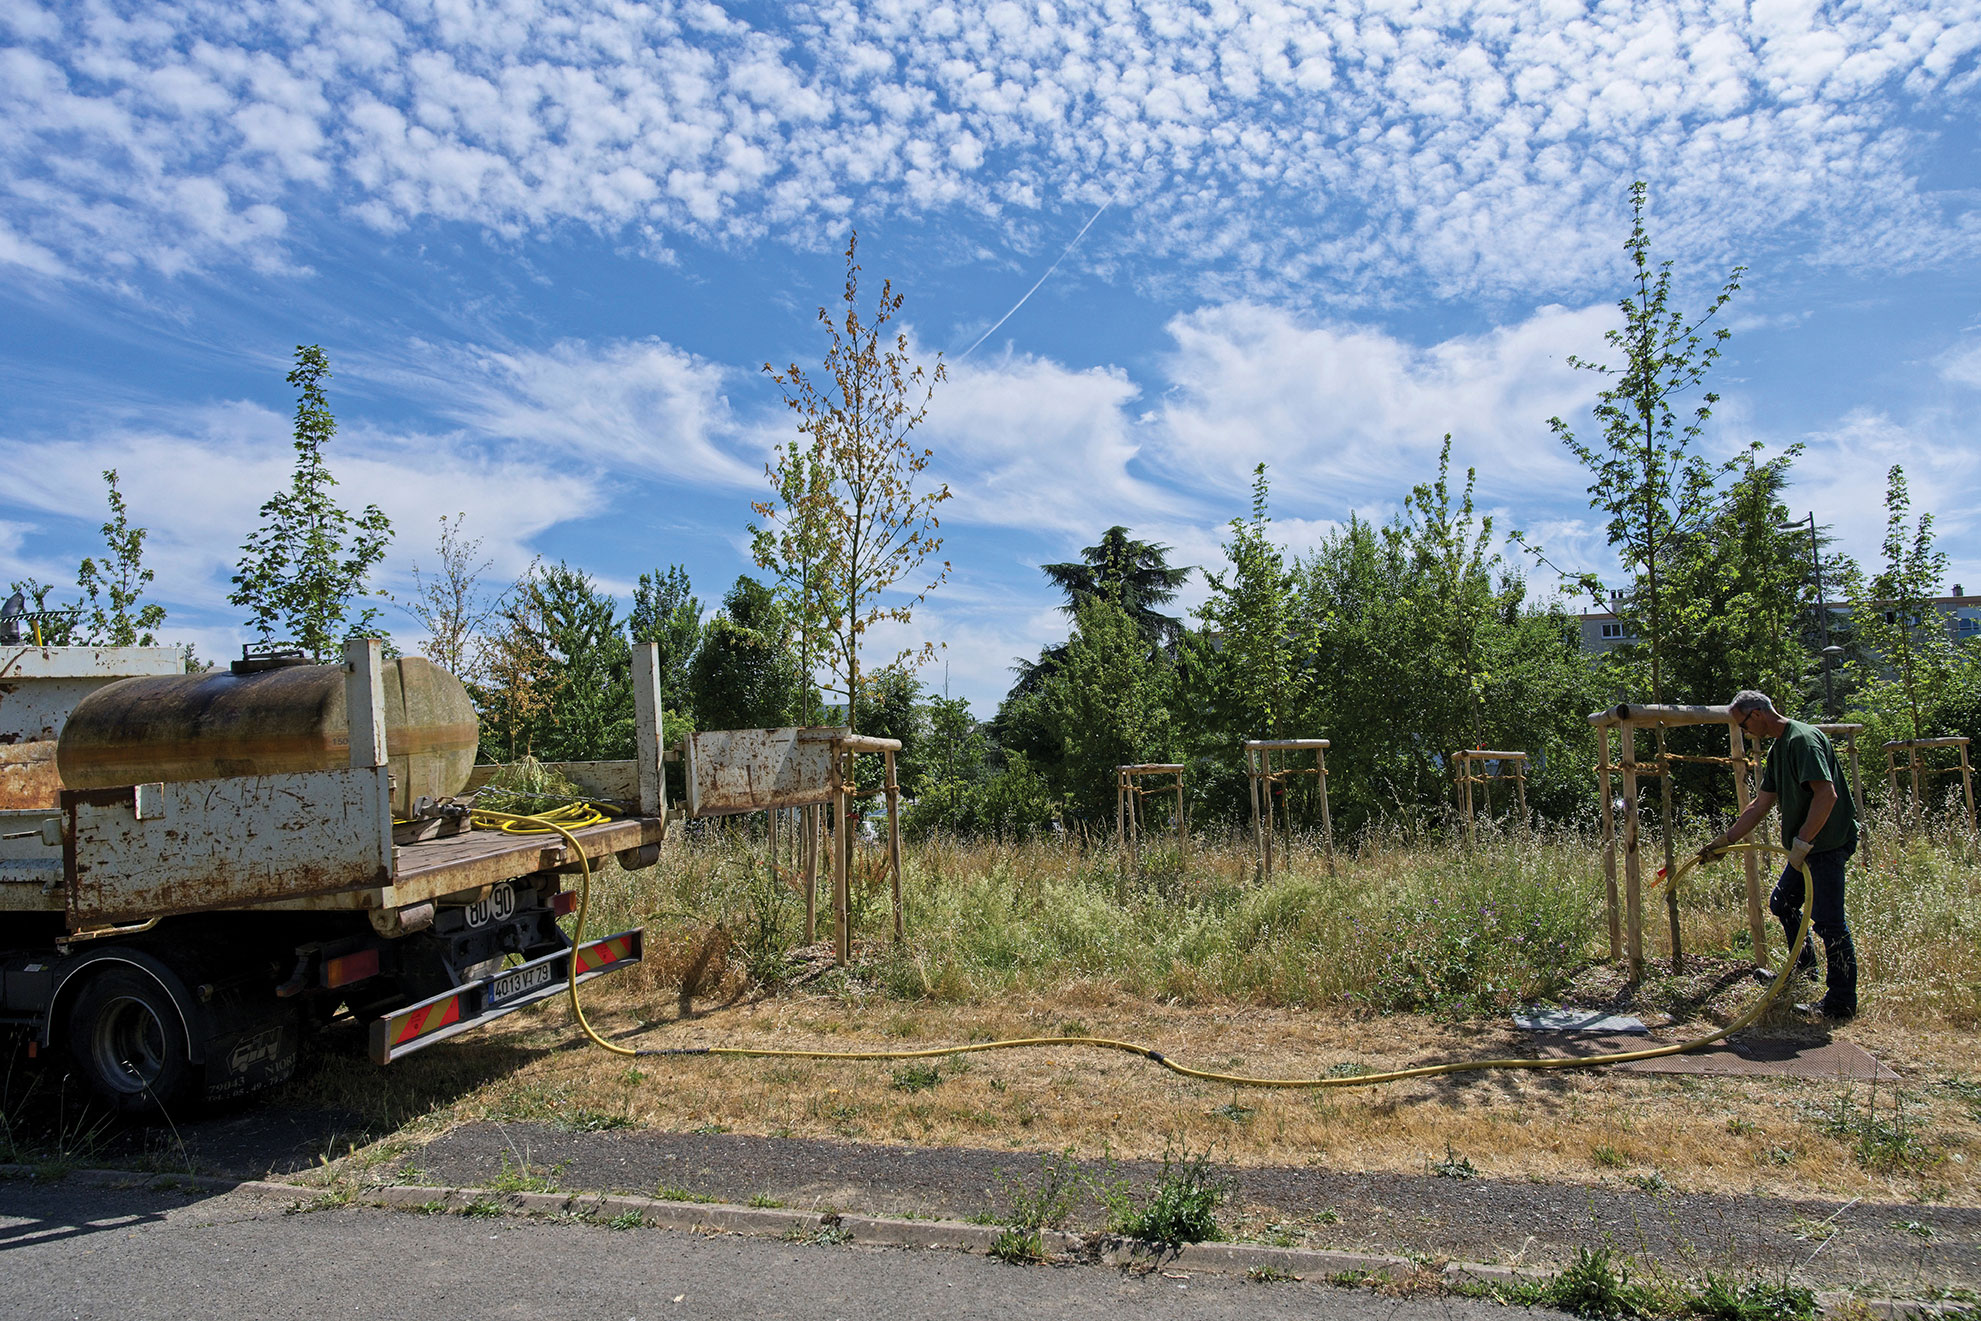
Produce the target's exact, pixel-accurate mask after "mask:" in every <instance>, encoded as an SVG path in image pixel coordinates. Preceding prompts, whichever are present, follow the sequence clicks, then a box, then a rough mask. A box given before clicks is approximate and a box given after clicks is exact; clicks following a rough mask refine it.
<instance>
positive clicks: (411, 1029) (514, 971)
mask: <svg viewBox="0 0 1981 1321" xmlns="http://www.w3.org/2000/svg"><path fill="white" fill-rule="evenodd" d="M642 954H643V947H642V941H641V932H640V930H639V928H635V929H633V930H631V931H621V932H620V933H619V934H617V935H613V936H602V937H600V938H599V939H597V940H588V941H586V942H585V943H584V944H582V945H579V946H578V947H577V948H576V949H566V950H559V951H557V952H556V953H555V954H546V955H544V956H543V957H541V958H536V959H531V960H530V961H529V962H528V963H519V964H517V965H516V966H515V967H513V968H504V969H502V970H501V971H500V972H498V973H495V974H494V975H492V976H489V977H483V978H481V979H480V980H479V981H472V982H468V983H467V984H466V985H463V986H457V987H455V988H454V989H453V990H451V991H446V992H443V993H442V994H440V995H436V996H434V997H433V998H431V999H428V1000H422V1001H420V1002H419V1003H418V1004H416V1005H408V1006H407V1007H406V1008H404V1009H400V1010H396V1011H395V1012H393V1013H391V1014H388V1015H386V1016H385V1017H384V1018H381V1019H379V1020H377V1021H376V1022H374V1023H373V1024H372V1025H371V1057H372V1060H373V1061H374V1062H375V1063H378V1064H390V1063H391V1062H392V1061H393V1060H396V1059H398V1058H399V1057H400V1056H402V1055H410V1054H412V1053H413V1052H414V1051H416V1050H424V1049H425V1048H426V1047H428V1046H431V1045H432V1044H433V1043H434V1042H436V1041H445V1040H447V1038H449V1037H455V1036H459V1035H460V1034H461V1033H463V1032H466V1031H469V1030H470V1029H472V1028H477V1027H480V1026H481V1025H482V1024H484V1023H488V1022H492V1021H494V1020H495V1019H498V1018H500V1017H502V1016H503V1015H504V1014H508V1013H513V1012H514V1011H516V1010H518V1009H521V1008H523V1007H524V1006H525V1005H533V1004H535V1003H537V1002H538V1001H539V1000H547V999H549V998H550V997H551V996H553V995H562V994H564V993H565V991H566V990H568V989H569V986H570V982H569V980H568V979H569V975H570V969H571V967H572V964H573V962H574V961H575V964H576V967H577V973H578V984H579V985H581V986H582V985H583V984H584V983H586V982H588V981H591V980H592V979H593V978H595V977H603V976H605V975H606V974H607V973H612V972H618V971H619V970H620V969H621V968H626V967H630V966H632V965H633V964H635V963H638V962H639V961H640V958H641V956H642Z"/></svg>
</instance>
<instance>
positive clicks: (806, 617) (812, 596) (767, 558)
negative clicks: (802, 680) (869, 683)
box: [749, 434, 843, 725]
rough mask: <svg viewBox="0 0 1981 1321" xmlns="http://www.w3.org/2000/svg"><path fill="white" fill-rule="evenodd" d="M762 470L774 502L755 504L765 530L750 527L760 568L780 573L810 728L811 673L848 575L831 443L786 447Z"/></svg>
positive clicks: (802, 714) (814, 715)
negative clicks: (836, 526)
mask: <svg viewBox="0 0 1981 1321" xmlns="http://www.w3.org/2000/svg"><path fill="white" fill-rule="evenodd" d="M764 473H765V475H766V476H768V477H769V478H770V484H771V488H772V490H773V491H774V492H775V493H776V498H775V499H771V500H761V501H755V502H753V503H752V504H751V505H750V508H751V509H752V510H754V511H755V512H756V515H757V516H758V517H759V518H761V519H762V520H763V525H762V526H759V525H758V524H756V523H751V524H750V525H749V529H750V554H751V558H752V559H754V560H755V561H756V564H757V567H758V568H760V569H763V570H765V571H766V572H769V573H771V574H774V575H775V582H776V591H777V595H778V601H779V603H780V605H781V606H782V608H783V611H784V618H785V620H786V621H787V622H788V623H789V625H790V628H791V633H792V640H793V642H794V644H795V646H796V648H797V653H798V664H799V667H800V668H801V669H802V670H803V671H804V673H805V675H806V676H807V682H806V684H805V691H804V693H803V695H802V702H803V706H802V709H801V710H800V711H799V712H798V720H799V723H801V724H806V725H811V724H816V723H818V720H819V718H820V715H819V712H818V711H817V709H816V704H815V703H814V702H813V700H812V697H813V689H812V684H811V682H810V676H811V675H812V674H814V673H816V672H817V670H818V665H819V661H820V660H821V659H822V657H823V654H824V649H825V647H826V646H827V645H828V644H829V641H830V636H831V633H832V628H833V622H832V621H833V619H834V617H835V616H834V611H833V605H832V603H833V601H834V600H836V599H837V598H836V596H835V593H836V591H837V590H838V586H839V583H840V578H841V574H842V573H843V565H842V564H841V556H840V554H839V550H840V547H839V543H838V542H837V541H835V540H834V539H833V532H832V521H831V520H830V519H829V518H828V517H827V509H828V507H829V505H830V503H831V500H832V478H831V474H830V471H829V469H828V468H827V465H826V446H825V445H824V443H823V442H822V441H820V440H819V439H818V438H817V437H816V435H814V434H808V435H806V436H805V437H803V438H801V439H798V440H794V441H791V442H789V443H788V444H784V445H780V446H778V447H777V456H776V459H775V461H774V462H772V463H769V464H766V465H765V466H764Z"/></svg>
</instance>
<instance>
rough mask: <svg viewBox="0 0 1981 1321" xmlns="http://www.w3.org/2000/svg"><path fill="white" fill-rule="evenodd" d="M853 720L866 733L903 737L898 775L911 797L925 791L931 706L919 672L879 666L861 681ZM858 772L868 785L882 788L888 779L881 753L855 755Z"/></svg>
mask: <svg viewBox="0 0 1981 1321" xmlns="http://www.w3.org/2000/svg"><path fill="white" fill-rule="evenodd" d="M852 724H853V727H854V728H855V729H857V730H859V731H860V732H861V733H863V734H872V735H873V736H874V737H876V738H891V739H899V740H900V741H901V751H899V752H897V753H895V754H894V776H895V780H896V782H897V783H898V784H899V785H900V787H901V792H902V793H903V794H904V795H906V796H907V797H909V798H913V797H915V796H917V795H918V794H920V793H921V792H922V788H923V786H924V784H925V783H926V782H927V780H928V770H927V767H926V764H925V759H926V758H927V756H928V755H929V753H930V752H931V748H930V747H929V710H928V707H927V706H925V705H924V704H923V702H922V682H921V680H920V679H917V678H916V677H915V673H914V671H913V670H910V669H907V668H905V667H902V666H889V667H887V668H886V669H883V670H879V671H876V672H875V673H874V674H873V675H872V677H871V678H870V679H869V680H868V681H867V682H866V683H865V684H863V685H861V689H860V700H859V701H857V702H855V703H854V704H853V720H852ZM855 773H856V774H857V776H858V779H859V784H860V787H861V788H862V789H878V788H880V787H881V785H882V784H883V783H884V781H885V779H886V772H885V767H883V766H882V764H881V759H880V758H879V757H858V758H855Z"/></svg>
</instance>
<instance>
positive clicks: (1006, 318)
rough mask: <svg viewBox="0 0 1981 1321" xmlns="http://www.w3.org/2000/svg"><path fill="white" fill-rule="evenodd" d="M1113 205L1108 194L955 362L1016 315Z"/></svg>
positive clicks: (1112, 200) (1112, 199) (958, 355)
mask: <svg viewBox="0 0 1981 1321" xmlns="http://www.w3.org/2000/svg"><path fill="white" fill-rule="evenodd" d="M1113 205H1114V197H1113V195H1112V194H1110V195H1109V196H1108V199H1107V201H1105V202H1102V203H1101V206H1100V211H1096V212H1094V214H1092V215H1091V216H1088V217H1087V223H1086V224H1084V225H1082V226H1080V232H1079V233H1078V234H1075V235H1074V236H1073V241H1072V242H1071V243H1068V244H1067V245H1066V247H1065V249H1064V250H1062V251H1061V252H1060V254H1059V255H1058V256H1057V257H1055V258H1053V261H1052V265H1050V266H1048V267H1046V273H1045V274H1044V275H1041V276H1040V277H1039V278H1038V280H1037V281H1036V282H1035V283H1034V284H1033V285H1032V287H1031V288H1029V289H1027V290H1026V291H1025V297H1024V298H1020V299H1019V300H1018V301H1017V302H1015V303H1013V304H1012V305H1011V310H1010V311H1009V312H1006V313H1005V314H1004V315H1003V316H1001V317H999V318H998V319H997V320H996V321H995V322H993V323H992V325H991V328H990V329H989V330H986V331H985V332H984V333H983V334H981V335H979V336H977V339H976V343H974V344H972V345H970V347H969V348H967V349H964V350H963V351H962V352H961V353H959V354H957V355H956V360H957V361H958V362H961V361H963V359H965V358H967V357H969V356H970V355H971V354H972V353H975V352H976V351H977V345H978V344H981V343H983V342H984V341H985V340H987V339H989V338H990V337H991V336H992V335H995V334H996V333H997V328H998V327H999V326H1001V325H1003V324H1004V323H1005V322H1007V321H1009V320H1010V319H1011V318H1012V317H1013V316H1015V315H1017V312H1018V309H1019V308H1021V307H1023V306H1024V305H1025V300H1026V299H1028V298H1030V297H1031V296H1032V295H1033V294H1035V293H1037V292H1038V291H1039V285H1042V284H1044V283H1045V282H1046V281H1047V280H1050V279H1051V278H1052V273H1053V272H1054V271H1056V270H1058V269H1059V263H1061V262H1063V261H1065V260H1066V255H1067V253H1070V252H1072V251H1073V249H1074V248H1076V247H1078V246H1079V244H1080V240H1081V239H1083V238H1085V237H1087V231H1088V230H1090V229H1092V228H1093V227H1094V222H1095V221H1096V220H1099V219H1100V218H1101V211H1105V210H1107V209H1108V208H1109V207H1111V206H1113Z"/></svg>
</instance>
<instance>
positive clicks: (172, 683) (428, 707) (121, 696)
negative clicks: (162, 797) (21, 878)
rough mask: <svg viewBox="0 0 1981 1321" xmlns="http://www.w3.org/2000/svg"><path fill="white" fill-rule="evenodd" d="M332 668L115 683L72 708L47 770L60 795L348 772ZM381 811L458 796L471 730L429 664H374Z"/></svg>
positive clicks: (459, 699)
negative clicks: (387, 801)
mask: <svg viewBox="0 0 1981 1321" xmlns="http://www.w3.org/2000/svg"><path fill="white" fill-rule="evenodd" d="M344 677H345V676H344V668H343V666H341V665H285V666H281V667H279V668H275V669H265V670H261V671H259V672H256V673H247V674H236V673H229V672H227V671H213V672H209V673H206V674H177V675H171V676H165V677H156V678H142V679H124V680H120V681H119V682H117V683H112V684H107V685H105V686H104V687H102V688H99V689H97V690H96V691H95V692H93V693H91V694H90V695H89V696H87V697H85V698H84V699H83V700H82V701H80V702H78V703H77V704H76V707H75V709H74V710H73V711H71V712H70V713H69V719H68V721H67V723H66V724H64V725H63V727H62V736H61V741H60V743H59V744H57V746H56V751H55V760H56V766H57V768H58V770H59V772H60V774H61V776H62V783H63V785H64V786H66V787H67V788H70V789H108V788H113V787H116V786H120V785H127V784H150V783H153V782H157V781H180V780H212V779H221V778H225V777H228V776H235V775H283V774H293V773H296V772H300V771H324V770H336V769H340V768H342V767H346V766H349V765H350V764H351V760H350V758H351V753H350V745H351V739H350V724H349V720H348V718H347V716H346V714H345V702H344ZM382 678H383V681H384V687H385V749H386V754H387V757H388V759H389V761H390V763H391V768H392V781H393V788H392V810H393V812H394V813H395V814H396V815H398V816H400V817H406V816H409V815H411V812H412V808H413V804H414V803H416V802H418V801H419V800H420V799H421V798H435V799H439V798H448V797H451V796H453V795H455V794H458V793H460V792H461V791H462V790H463V789H465V788H466V787H467V784H468V776H469V774H470V773H471V772H472V771H473V769H474V764H475V744H476V742H477V740H478V739H479V738H480V732H481V731H480V726H479V724H478V723H477V721H476V719H475V708H474V704H473V703H472V702H470V701H469V700H468V690H467V689H466V688H465V687H463V686H462V684H461V681H460V680H459V679H457V678H455V677H454V676H453V675H451V674H449V673H448V672H447V671H446V670H443V669H441V668H440V667H439V666H438V665H435V664H434V663H433V662H432V661H429V660H426V659H424V658H422V657H419V656H402V657H399V658H398V659H396V660H389V661H387V662H385V665H384V673H383V675H382Z"/></svg>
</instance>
